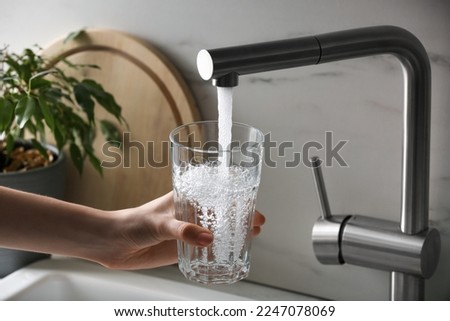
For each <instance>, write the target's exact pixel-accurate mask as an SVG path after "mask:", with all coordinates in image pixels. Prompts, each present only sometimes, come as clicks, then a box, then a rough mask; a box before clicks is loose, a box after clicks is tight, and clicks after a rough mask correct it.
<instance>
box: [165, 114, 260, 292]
mask: <svg viewBox="0 0 450 321" xmlns="http://www.w3.org/2000/svg"><path fill="white" fill-rule="evenodd" d="M170 142H171V158H172V180H173V188H174V199H175V211H176V217H177V219H179V220H182V221H186V222H190V223H194V224H198V225H200V226H203V227H205V228H208V229H209V230H210V231H211V232H212V233H213V235H214V241H213V243H212V244H211V245H210V246H208V247H205V248H201V247H195V246H191V245H189V244H186V243H184V242H181V241H178V265H179V268H180V271H181V272H182V273H183V274H184V275H185V277H186V278H187V279H190V280H192V281H196V282H200V283H204V284H231V283H234V282H237V281H239V280H241V279H243V278H245V277H247V276H248V273H249V270H250V246H251V228H252V220H253V215H254V212H255V203H256V195H257V191H258V186H259V182H260V177H261V165H262V158H263V142H264V135H263V133H262V132H261V131H260V130H258V129H256V128H253V127H251V126H248V125H245V124H239V123H233V126H232V143H231V144H230V145H229V146H220V145H219V143H218V123H217V121H205V122H196V123H191V124H187V125H183V126H180V127H178V128H176V129H174V130H173V131H172V132H171V133H170Z"/></svg>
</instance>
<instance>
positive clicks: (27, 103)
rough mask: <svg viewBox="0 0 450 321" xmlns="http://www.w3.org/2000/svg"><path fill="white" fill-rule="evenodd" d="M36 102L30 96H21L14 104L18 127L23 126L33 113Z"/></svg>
mask: <svg viewBox="0 0 450 321" xmlns="http://www.w3.org/2000/svg"><path fill="white" fill-rule="evenodd" d="M35 110H36V102H35V101H34V98H33V97H31V96H25V97H22V99H20V100H19V102H18V103H17V106H16V122H17V125H18V126H19V128H23V127H24V126H25V125H26V123H27V122H28V121H29V120H30V118H31V116H33V115H34V112H35Z"/></svg>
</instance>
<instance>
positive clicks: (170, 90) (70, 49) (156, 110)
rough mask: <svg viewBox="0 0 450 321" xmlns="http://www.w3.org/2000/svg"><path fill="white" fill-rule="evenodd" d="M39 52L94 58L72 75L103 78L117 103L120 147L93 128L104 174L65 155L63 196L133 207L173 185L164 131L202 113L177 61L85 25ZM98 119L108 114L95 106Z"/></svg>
mask: <svg viewBox="0 0 450 321" xmlns="http://www.w3.org/2000/svg"><path fill="white" fill-rule="evenodd" d="M44 55H45V56H46V57H48V58H50V59H51V60H53V61H54V62H55V63H57V65H58V67H61V68H64V69H66V70H67V67H65V65H64V64H63V63H61V62H60V61H61V59H67V60H69V61H70V62H74V63H82V64H94V65H97V66H99V67H100V69H93V68H83V69H82V71H77V73H78V74H77V73H76V74H74V75H75V76H78V77H88V78H91V79H94V80H96V81H97V82H98V83H100V84H101V85H102V86H103V87H104V88H105V90H107V91H109V92H110V93H112V94H113V95H114V97H115V98H116V101H117V102H118V103H119V105H121V106H122V109H123V110H122V112H123V116H124V117H125V119H126V120H127V122H128V124H129V128H127V127H126V126H121V127H120V128H121V130H122V131H123V137H124V144H123V147H124V150H123V152H122V153H119V150H118V149H115V148H112V147H111V146H108V145H106V146H105V145H104V144H105V140H104V138H103V136H102V134H101V132H100V129H98V134H97V138H96V141H95V150H96V154H97V156H98V157H99V158H100V160H103V161H105V163H104V165H105V164H106V166H107V167H111V168H107V167H104V170H103V171H104V175H103V177H101V176H100V175H99V174H98V173H97V172H96V171H95V170H94V169H93V167H92V166H91V164H90V163H89V162H88V161H86V163H85V166H84V171H83V175H82V176H81V177H80V175H78V173H77V172H76V170H75V167H74V166H73V165H72V164H71V161H70V160H68V162H67V163H68V165H69V166H68V176H67V182H66V199H67V200H68V201H71V202H75V203H79V204H84V205H89V206H92V207H96V208H101V209H105V210H113V209H121V208H126V207H130V206H137V205H140V204H143V203H145V202H148V201H150V200H152V199H154V198H156V197H158V196H161V195H163V194H165V193H167V192H169V191H170V190H171V189H172V183H171V168H170V158H169V146H170V145H169V143H168V135H169V133H170V131H171V130H172V129H173V128H175V127H177V126H179V125H181V124H184V123H189V122H192V121H195V120H198V119H199V116H198V111H197V108H196V106H195V103H194V99H193V97H192V95H191V93H190V92H189V90H188V88H187V86H186V84H185V83H184V81H183V79H182V78H181V76H180V74H179V73H178V72H177V71H176V69H175V68H174V66H173V65H172V64H171V63H170V62H169V61H168V60H167V59H166V58H165V57H164V56H163V55H161V53H159V52H157V50H155V49H154V48H153V47H152V46H150V45H149V44H147V43H144V42H142V41H140V40H138V39H136V38H133V37H131V36H129V35H126V34H123V33H120V32H116V31H110V30H89V31H86V32H85V34H82V36H80V37H78V38H77V39H76V40H71V41H68V42H66V43H64V41H63V40H62V39H61V40H58V41H57V42H55V43H54V44H52V45H51V46H49V47H48V48H46V49H45V50H44ZM95 113H96V114H95V116H96V118H97V119H103V118H107V119H109V120H113V118H111V117H110V116H108V117H106V116H107V113H105V112H104V111H103V109H102V107H101V106H96V108H95Z"/></svg>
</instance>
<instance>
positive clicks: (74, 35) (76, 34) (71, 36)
mask: <svg viewBox="0 0 450 321" xmlns="http://www.w3.org/2000/svg"><path fill="white" fill-rule="evenodd" d="M84 35H86V31H84V29H80V30H77V31H72V32H71V33H69V34H68V35H67V37H66V38H65V39H64V41H63V43H66V42H68V41H72V40H75V39H77V38H79V37H81V36H84Z"/></svg>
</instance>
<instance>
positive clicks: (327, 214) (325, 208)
mask: <svg viewBox="0 0 450 321" xmlns="http://www.w3.org/2000/svg"><path fill="white" fill-rule="evenodd" d="M311 164H312V169H313V174H314V182H315V183H316V190H317V196H318V197H319V202H320V209H321V210H322V218H323V219H324V220H329V219H331V211H330V204H329V203H328V196H327V190H326V188H325V182H324V181H323V175H322V168H321V167H320V165H321V164H322V161H321V160H320V158H319V157H318V156H313V157H312V158H311Z"/></svg>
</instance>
